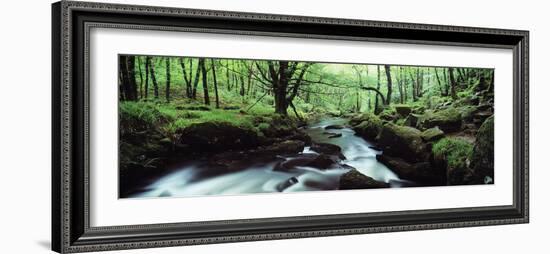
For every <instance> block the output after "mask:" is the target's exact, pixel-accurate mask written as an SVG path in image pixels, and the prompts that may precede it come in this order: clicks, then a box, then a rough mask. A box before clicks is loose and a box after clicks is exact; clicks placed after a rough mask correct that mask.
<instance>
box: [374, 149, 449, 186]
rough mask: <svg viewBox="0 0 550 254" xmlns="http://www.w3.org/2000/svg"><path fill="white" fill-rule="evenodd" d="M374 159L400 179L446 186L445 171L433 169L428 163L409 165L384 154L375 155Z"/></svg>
mask: <svg viewBox="0 0 550 254" xmlns="http://www.w3.org/2000/svg"><path fill="white" fill-rule="evenodd" d="M376 159H377V160H378V161H379V162H381V163H382V164H384V165H386V166H387V167H388V168H390V169H392V170H393V172H395V173H396V174H397V175H398V176H399V178H401V179H406V180H411V181H414V182H417V183H419V184H421V185H446V179H445V178H446V175H445V170H443V169H441V168H437V167H433V166H432V165H431V164H430V163H429V162H428V161H422V162H415V163H409V162H407V161H405V160H403V159H401V158H398V157H391V156H388V155H385V154H380V155H376Z"/></svg>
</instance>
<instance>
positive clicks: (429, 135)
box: [422, 126, 445, 142]
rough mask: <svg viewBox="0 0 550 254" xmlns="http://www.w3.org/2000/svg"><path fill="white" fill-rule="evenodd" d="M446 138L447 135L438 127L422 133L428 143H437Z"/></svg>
mask: <svg viewBox="0 0 550 254" xmlns="http://www.w3.org/2000/svg"><path fill="white" fill-rule="evenodd" d="M444 136H445V133H444V132H443V131H442V130H441V129H439V127H437V126H436V127H433V128H430V129H427V130H425V131H423V132H422V139H423V140H424V141H426V142H430V141H436V140H438V139H440V138H443V137H444Z"/></svg>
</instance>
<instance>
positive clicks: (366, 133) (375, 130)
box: [353, 114, 383, 140]
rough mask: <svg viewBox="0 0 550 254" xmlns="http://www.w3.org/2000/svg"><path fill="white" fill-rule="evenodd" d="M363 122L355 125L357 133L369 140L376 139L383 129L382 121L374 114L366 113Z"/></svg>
mask: <svg viewBox="0 0 550 254" xmlns="http://www.w3.org/2000/svg"><path fill="white" fill-rule="evenodd" d="M361 120H362V121H361V122H360V123H359V124H357V125H355V126H354V127H353V130H354V131H355V133H356V134H357V135H358V136H360V137H363V138H365V139H369V140H376V139H377V137H378V135H379V134H380V131H381V130H382V125H383V123H382V121H381V120H380V118H378V117H377V116H375V115H373V114H365V115H363V117H362V118H361Z"/></svg>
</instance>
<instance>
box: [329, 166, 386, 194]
mask: <svg viewBox="0 0 550 254" xmlns="http://www.w3.org/2000/svg"><path fill="white" fill-rule="evenodd" d="M388 187H390V186H389V184H387V183H384V182H379V181H376V180H374V179H373V178H372V177H369V176H366V175H364V174H362V173H361V172H359V171H358V170H356V169H352V170H350V171H348V172H347V173H345V174H343V175H342V176H340V187H339V189H340V190H353V189H376V188H388Z"/></svg>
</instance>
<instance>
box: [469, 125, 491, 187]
mask: <svg viewBox="0 0 550 254" xmlns="http://www.w3.org/2000/svg"><path fill="white" fill-rule="evenodd" d="M494 119H495V118H494V116H491V117H489V118H487V120H485V122H484V123H483V124H482V125H481V127H480V128H479V130H478V132H477V135H476V142H475V143H474V148H473V152H472V156H471V158H470V161H471V164H470V167H471V168H472V170H473V174H474V179H472V180H473V181H474V182H477V183H481V182H483V181H484V179H485V177H486V176H488V177H491V179H494V167H495V163H494V160H495V158H494V157H495V152H494Z"/></svg>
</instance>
